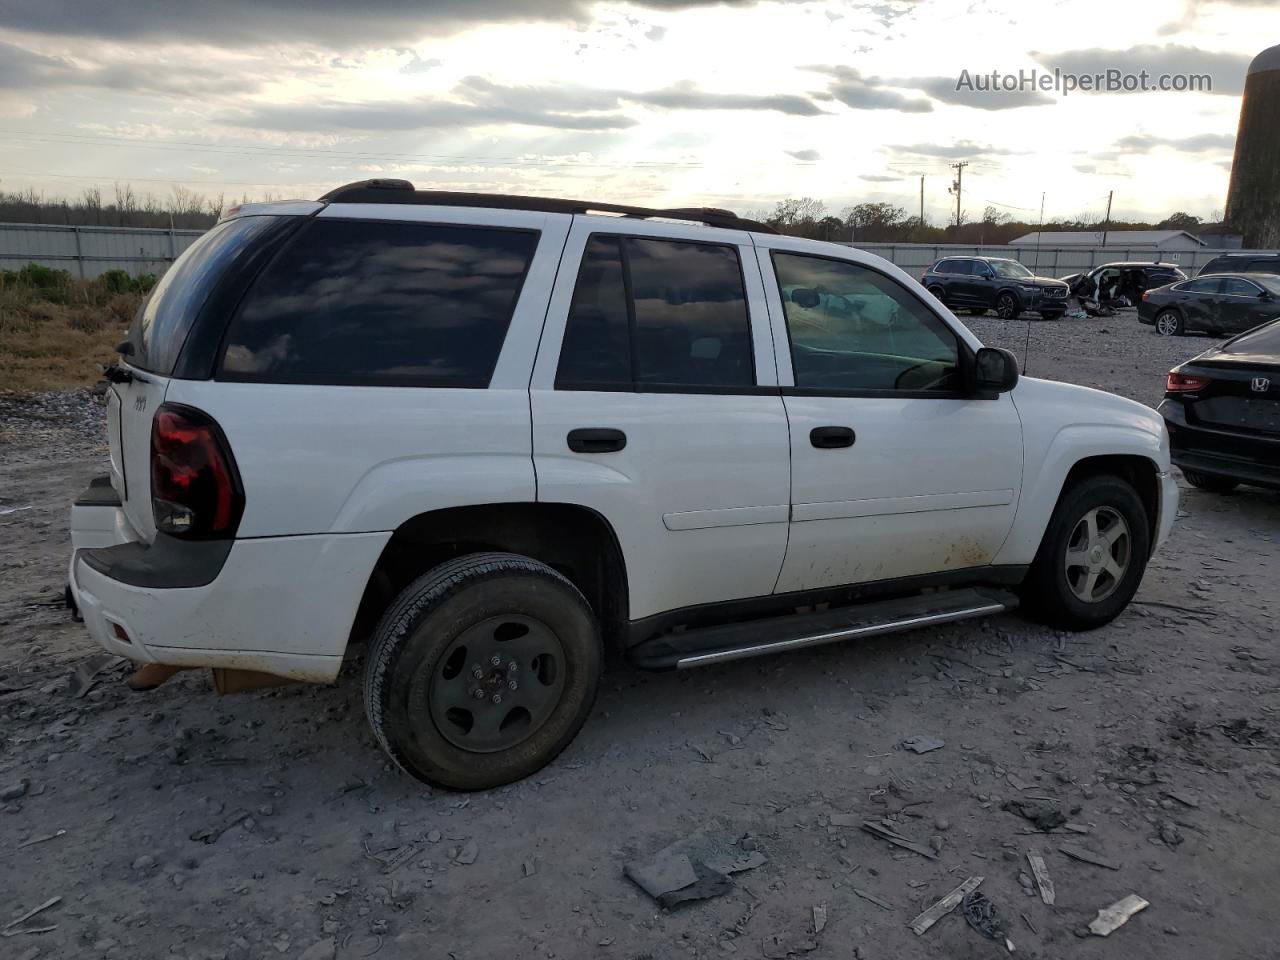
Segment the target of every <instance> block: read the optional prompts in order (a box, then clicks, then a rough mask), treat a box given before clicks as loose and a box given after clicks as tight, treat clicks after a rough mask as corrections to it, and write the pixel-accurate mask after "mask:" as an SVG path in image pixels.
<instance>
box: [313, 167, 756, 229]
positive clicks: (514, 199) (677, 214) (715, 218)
mask: <svg viewBox="0 0 1280 960" xmlns="http://www.w3.org/2000/svg"><path fill="white" fill-rule="evenodd" d="M320 199H321V200H323V201H325V202H327V203H411V204H419V205H426V206H438V207H490V208H495V209H499V210H536V211H539V212H541V213H593V212H595V213H616V214H621V215H623V216H625V217H639V218H649V217H661V218H663V219H666V220H690V221H693V222H694V223H705V224H706V225H707V226H709V227H725V228H727V229H730V230H753V231H755V232H756V233H777V232H778V231H777V230H775V229H773V227H771V226H769V225H768V224H765V223H759V222H757V221H755V220H748V219H746V218H745V217H739V216H738V215H737V214H735V213H734V212H733V211H732V210H721V209H718V208H716V207H672V208H663V209H659V208H653V207H633V206H628V205H626V204H621V203H599V202H595V201H587V200H564V199H560V198H556V197H521V196H514V195H508V194H503V193H459V192H456V191H452V190H415V189H414V186H413V184H412V183H410V182H409V181H408V180H388V179H379V180H358V181H356V182H355V183H348V184H345V185H344V186H341V187H335V188H334V189H333V190H330V191H329V192H328V193H326V194H325V195H324V196H322V197H321V198H320Z"/></svg>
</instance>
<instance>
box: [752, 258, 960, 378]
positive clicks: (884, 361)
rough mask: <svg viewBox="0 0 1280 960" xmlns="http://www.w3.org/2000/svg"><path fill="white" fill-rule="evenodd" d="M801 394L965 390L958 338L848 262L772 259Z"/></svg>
mask: <svg viewBox="0 0 1280 960" xmlns="http://www.w3.org/2000/svg"><path fill="white" fill-rule="evenodd" d="M773 268H774V272H775V273H776V274H777V279H778V287H779V293H780V295H781V297H782V304H783V312H784V314H785V315H786V320H787V331H788V335H789V338H790V341H791V366H792V370H793V373H794V376H795V385H796V386H797V387H802V388H809V389H815V390H837V391H844V390H859V391H862V390H867V391H876V392H880V391H900V390H906V391H928V392H933V391H937V392H941V393H952V392H955V391H957V390H959V389H960V387H961V375H960V346H959V342H958V340H957V339H956V335H955V333H953V332H952V330H951V329H950V328H949V327H948V326H947V325H946V324H945V323H944V322H943V321H942V320H941V319H939V318H938V317H937V316H936V315H935V314H934V313H933V312H932V311H930V310H929V309H928V308H927V307H926V306H925V305H924V304H923V303H921V302H920V301H919V300H917V299H916V298H915V297H914V296H912V294H911V293H910V292H909V291H908V290H907V289H906V288H905V287H903V286H902V285H901V284H899V283H898V282H897V281H896V280H893V279H891V278H889V277H887V276H885V275H884V274H881V273H878V272H877V271H875V270H872V269H870V268H869V267H864V266H862V265H860V264H856V263H851V262H849V261H846V260H829V259H825V258H821V257H813V256H807V255H804V254H794V253H782V252H774V254H773Z"/></svg>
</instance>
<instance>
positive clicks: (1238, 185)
mask: <svg viewBox="0 0 1280 960" xmlns="http://www.w3.org/2000/svg"><path fill="white" fill-rule="evenodd" d="M1226 222H1227V224H1228V225H1229V226H1230V227H1231V229H1232V230H1234V231H1236V232H1238V233H1241V234H1243V235H1244V246H1245V247H1246V248H1248V249H1251V250H1259V249H1274V248H1276V247H1280V45H1277V46H1274V47H1270V48H1269V49H1267V50H1263V51H1262V52H1261V53H1260V54H1258V55H1257V56H1256V57H1254V59H1253V63H1251V64H1249V73H1248V76H1247V77H1246V78H1245V84H1244V101H1243V102H1242V103H1241V105H1240V130H1239V132H1238V133H1237V134H1236V155H1235V160H1234V161H1233V162H1232V164H1231V186H1230V187H1229V188H1228V190H1227V217H1226Z"/></svg>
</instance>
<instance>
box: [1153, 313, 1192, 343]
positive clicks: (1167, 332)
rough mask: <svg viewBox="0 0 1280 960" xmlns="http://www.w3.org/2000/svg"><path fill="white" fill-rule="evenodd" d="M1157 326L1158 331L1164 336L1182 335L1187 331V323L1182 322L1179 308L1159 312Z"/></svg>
mask: <svg viewBox="0 0 1280 960" xmlns="http://www.w3.org/2000/svg"><path fill="white" fill-rule="evenodd" d="M1161 321H1163V322H1161ZM1155 327H1156V333H1158V334H1160V336H1162V337H1180V336H1182V335H1183V334H1184V333H1186V332H1187V325H1186V324H1185V323H1183V322H1182V314H1180V313H1179V312H1178V311H1177V310H1161V311H1160V312H1159V313H1157V314H1156V320H1155Z"/></svg>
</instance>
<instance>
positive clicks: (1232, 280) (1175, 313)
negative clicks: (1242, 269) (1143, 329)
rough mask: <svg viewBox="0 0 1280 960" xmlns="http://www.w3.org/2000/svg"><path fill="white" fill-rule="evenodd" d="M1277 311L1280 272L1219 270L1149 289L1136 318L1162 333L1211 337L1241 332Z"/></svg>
mask: <svg viewBox="0 0 1280 960" xmlns="http://www.w3.org/2000/svg"><path fill="white" fill-rule="evenodd" d="M1277 317H1280V276H1275V275H1274V274H1267V273H1253V274H1249V275H1247V276H1245V275H1241V274H1234V273H1219V274H1214V275H1212V276H1208V277H1196V278H1195V279H1194V280H1182V281H1179V282H1178V283H1171V284H1169V285H1167V286H1164V287H1157V288H1156V289H1154V290H1148V291H1147V292H1146V293H1144V294H1143V295H1142V300H1141V302H1139V304H1138V320H1140V321H1141V322H1142V323H1150V324H1154V325H1155V328H1156V333H1158V334H1160V335H1161V336H1163V337H1177V336H1181V335H1182V334H1184V333H1189V332H1191V331H1193V330H1200V331H1203V332H1205V333H1210V334H1213V335H1214V336H1215V337H1221V336H1226V335H1229V334H1234V333H1242V332H1244V331H1245V330H1251V329H1252V328H1254V327H1256V326H1257V325H1258V324H1260V323H1266V322H1267V321H1268V320H1275V319H1276V318H1277Z"/></svg>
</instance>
